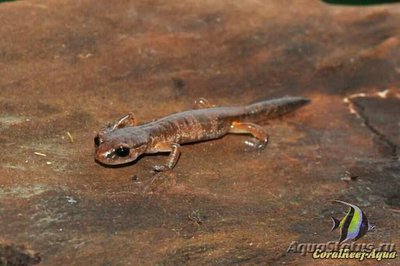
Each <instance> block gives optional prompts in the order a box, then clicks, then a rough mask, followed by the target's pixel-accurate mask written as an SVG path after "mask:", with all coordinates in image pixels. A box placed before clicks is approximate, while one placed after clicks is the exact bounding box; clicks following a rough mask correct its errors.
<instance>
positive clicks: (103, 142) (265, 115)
mask: <svg viewBox="0 0 400 266" xmlns="http://www.w3.org/2000/svg"><path fill="white" fill-rule="evenodd" d="M308 102H309V100H308V99H305V98H301V97H284V98H279V99H273V100H268V101H262V102H258V103H255V104H251V105H248V106H238V107H212V106H211V105H210V104H209V103H208V102H207V101H206V100H205V99H203V101H202V102H201V104H200V106H197V107H206V108H201V109H193V110H189V111H184V112H180V113H175V114H171V115H168V116H166V117H163V118H161V119H158V120H156V121H153V122H149V123H145V124H141V125H136V121H135V119H134V118H133V115H132V114H129V115H127V116H125V117H123V118H121V119H119V120H117V121H116V122H115V123H112V124H110V125H109V126H107V127H106V128H104V129H102V130H101V131H100V132H99V133H98V134H97V136H96V138H97V139H96V138H95V149H96V152H95V159H96V160H97V161H99V162H101V163H103V164H108V165H116V164H123V163H127V162H131V161H134V160H136V159H137V157H138V156H139V155H141V154H146V153H157V152H170V153H171V154H170V158H169V162H168V163H167V164H166V165H165V166H156V167H155V169H156V170H158V171H162V170H167V169H171V168H173V167H174V165H175V164H176V161H177V159H178V157H179V154H180V153H179V144H185V143H191V142H199V141H204V140H210V139H216V138H220V137H222V136H224V135H226V134H227V133H249V134H252V135H253V136H254V137H255V138H256V139H257V142H255V143H254V142H253V144H252V142H249V143H250V144H251V145H255V146H256V147H257V148H262V147H264V146H265V144H266V143H267V135H266V133H265V132H264V129H263V128H261V127H260V126H258V125H256V124H253V123H254V122H260V121H263V120H267V119H271V118H275V117H279V116H281V115H283V114H286V113H289V112H292V111H294V110H296V109H297V108H300V107H301V106H303V105H305V104H307V103H308ZM118 149H125V150H121V152H120V153H118ZM124 152H125V153H124ZM128 153H129V154H128ZM118 154H122V155H123V156H119V155H118Z"/></svg>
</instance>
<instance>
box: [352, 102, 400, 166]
mask: <svg viewBox="0 0 400 266" xmlns="http://www.w3.org/2000/svg"><path fill="white" fill-rule="evenodd" d="M349 100H350V101H351V102H352V104H353V105H354V106H355V107H356V108H357V112H358V115H359V116H360V118H361V119H362V121H363V124H364V125H365V126H366V128H367V129H368V130H370V131H371V132H372V133H373V134H374V135H375V136H377V137H378V139H379V140H380V141H382V142H383V143H385V144H386V145H387V146H388V147H389V148H390V155H391V156H393V159H398V158H399V156H398V153H397V151H398V147H397V145H396V144H395V143H394V142H393V141H391V140H390V139H389V138H388V137H386V135H385V134H383V133H382V132H380V131H379V130H378V129H377V128H375V127H374V126H373V125H372V124H371V122H370V121H369V118H368V116H367V115H366V114H365V112H364V111H365V108H364V106H362V105H361V104H359V103H357V102H355V101H353V100H351V99H349Z"/></svg>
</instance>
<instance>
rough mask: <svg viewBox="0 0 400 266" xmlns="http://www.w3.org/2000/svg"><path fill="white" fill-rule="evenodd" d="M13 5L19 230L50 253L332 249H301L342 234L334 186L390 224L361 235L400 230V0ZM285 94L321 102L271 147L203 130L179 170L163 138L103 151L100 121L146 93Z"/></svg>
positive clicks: (1, 197)
mask: <svg viewBox="0 0 400 266" xmlns="http://www.w3.org/2000/svg"><path fill="white" fill-rule="evenodd" d="M0 23H1V25H2V26H1V27H0V36H2V37H1V39H0V73H1V75H0V148H1V150H2V154H1V159H0V238H1V240H2V241H1V243H2V245H1V247H5V246H7V247H10V246H14V245H15V246H19V245H24V246H26V247H29V248H31V249H32V250H33V251H34V252H38V253H40V258H41V264H40V265H89V264H90V265H139V264H153V265H154V264H159V265H179V264H191V265H198V264H201V265H205V264H216V265H232V264H240V265H242V264H249V265H253V264H283V263H287V264H294V263H295V264H298V265H309V264H310V263H313V264H320V265H328V264H329V265H330V264H331V263H332V261H329V260H320V261H314V260H313V259H312V258H311V256H310V255H309V254H308V255H307V256H301V255H299V254H296V253H286V250H287V249H288V247H289V245H290V243H291V242H292V241H298V242H316V243H322V242H327V241H333V240H337V239H339V233H338V232H330V226H331V224H330V223H331V222H330V216H331V215H334V216H338V217H340V218H341V217H343V215H344V214H345V212H346V211H347V209H346V208H344V207H343V206H340V205H337V204H333V203H332V200H334V199H341V200H345V201H348V202H351V203H353V204H356V205H358V206H359V207H361V208H362V209H363V210H364V212H366V213H367V215H368V218H369V220H370V221H371V223H373V224H374V225H375V226H376V230H375V231H373V232H370V233H368V234H367V235H366V236H365V237H364V238H362V239H360V240H359V242H363V243H376V244H379V243H381V242H393V243H395V244H397V246H399V244H400V235H399V232H400V230H399V229H400V226H399V217H400V162H399V148H398V147H399V145H400V115H399V114H400V90H399V80H400V50H399V38H400V28H399V26H398V25H400V5H399V4H393V5H381V6H369V7H365V8H362V7H349V6H345V7H341V6H332V5H328V4H324V3H323V2H319V1H305V0H302V1H255V0H248V1H212V0H206V1H196V0H185V1H141V0H140V1H115V2H112V3H111V1H104V0H101V1H99V0H96V1H95V0H82V1H46V0H37V1H16V2H6V3H1V4H0ZM284 95H293V96H305V97H309V98H310V99H312V103H311V104H310V105H308V106H307V107H305V108H303V109H301V110H299V111H298V112H297V113H296V114H294V115H290V116H286V117H284V118H282V119H278V120H273V121H269V123H268V124H266V125H265V128H266V129H267V131H268V133H269V135H270V143H269V145H268V147H267V148H266V149H265V150H263V151H262V152H259V153H257V152H247V151H245V147H244V145H243V141H244V140H245V139H246V137H245V136H231V135H230V136H226V137H224V138H222V139H220V140H215V141H209V142H204V143H199V144H195V145H186V146H184V147H183V149H182V156H181V158H180V161H179V162H178V165H177V167H176V168H175V169H174V171H173V172H171V173H169V174H168V175H166V176H164V179H153V178H154V175H153V174H152V173H151V172H150V169H151V166H152V165H154V164H157V163H161V162H163V161H164V160H165V159H166V158H165V156H162V155H160V156H145V157H143V158H141V159H140V160H139V161H138V162H137V163H135V164H132V165H129V166H126V167H120V168H106V167H103V166H101V165H99V164H96V163H95V162H94V160H93V136H94V131H96V130H98V129H99V128H100V127H102V126H104V125H105V124H106V123H107V122H109V121H112V120H114V119H115V118H117V117H119V116H121V115H124V114H126V113H128V112H130V111H132V112H134V113H135V114H136V116H137V117H138V118H139V120H140V121H148V120H152V119H154V118H157V117H161V116H164V115H166V114H169V113H172V112H178V111H181V110H186V109H189V108H191V106H192V103H193V101H194V100H195V99H196V98H199V97H206V98H207V99H208V100H209V101H210V102H212V103H214V104H216V105H237V104H243V103H248V102H251V101H254V100H259V99H264V98H270V97H281V96H284ZM346 99H347V103H346V102H344V101H345V100H346ZM349 176H350V177H354V178H353V179H352V178H350V179H349V178H346V177H349ZM355 177H356V178H355ZM346 180H347V181H346ZM3 251H4V250H3ZM0 253H1V252H0ZM340 263H343V265H353V264H354V261H341V262H340ZM368 263H369V264H371V265H375V264H376V263H377V262H376V261H374V260H370V261H368ZM384 263H387V264H390V263H392V265H395V264H398V260H397V262H396V261H394V260H391V261H384Z"/></svg>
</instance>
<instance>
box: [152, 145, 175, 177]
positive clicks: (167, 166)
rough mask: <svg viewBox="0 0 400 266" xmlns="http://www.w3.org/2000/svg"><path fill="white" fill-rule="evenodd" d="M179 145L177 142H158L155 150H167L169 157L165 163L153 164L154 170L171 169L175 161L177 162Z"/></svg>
mask: <svg viewBox="0 0 400 266" xmlns="http://www.w3.org/2000/svg"><path fill="white" fill-rule="evenodd" d="M180 147H181V146H180V145H179V144H177V143H160V144H158V145H157V146H156V147H155V150H156V151H157V152H169V157H168V160H167V163H166V164H165V165H155V166H154V167H153V169H154V171H156V172H162V171H167V170H171V169H172V168H174V166H175V165H176V163H177V162H178V159H179V156H180V154H181V152H180Z"/></svg>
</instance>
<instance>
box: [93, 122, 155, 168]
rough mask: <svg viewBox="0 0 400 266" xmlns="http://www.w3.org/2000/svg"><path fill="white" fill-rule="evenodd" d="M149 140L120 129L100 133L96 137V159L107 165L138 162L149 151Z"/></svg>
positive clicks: (141, 135)
mask: <svg viewBox="0 0 400 266" xmlns="http://www.w3.org/2000/svg"><path fill="white" fill-rule="evenodd" d="M147 143H148V138H147V137H146V136H144V135H143V134H135V132H126V130H124V129H118V130H115V131H112V132H107V133H106V132H103V133H98V134H96V136H95V137H94V146H95V155H94V156H95V159H96V161H98V162H100V163H103V164H107V165H118V164H125V163H129V162H132V161H134V160H136V159H137V158H138V157H139V156H140V155H141V154H143V153H144V152H145V151H146V149H147Z"/></svg>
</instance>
